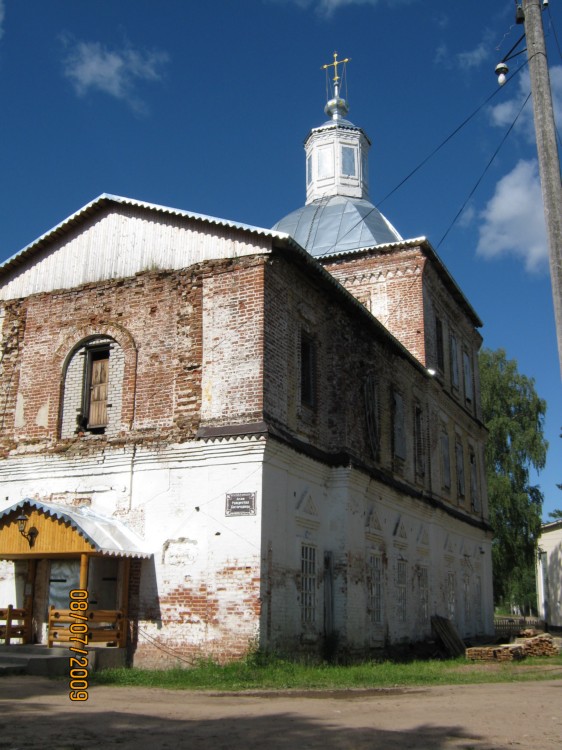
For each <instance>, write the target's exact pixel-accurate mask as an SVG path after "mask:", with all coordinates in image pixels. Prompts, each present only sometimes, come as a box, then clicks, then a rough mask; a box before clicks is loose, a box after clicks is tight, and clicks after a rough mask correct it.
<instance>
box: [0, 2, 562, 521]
mask: <svg viewBox="0 0 562 750" xmlns="http://www.w3.org/2000/svg"><path fill="white" fill-rule="evenodd" d="M514 16H515V4H514V0H495V2H493V3H490V1H489V0H472V2H470V3H459V2H451V0H432V2H431V3H428V2H427V0H209V2H207V3H203V2H195V0H194V1H193V2H192V1H191V0H159V1H158V2H154V0H117V1H116V0H97V1H96V2H85V0H49V2H48V3H47V2H45V0H0V98H1V102H2V116H1V118H0V134H1V137H0V174H1V175H2V178H3V179H2V182H1V184H2V201H1V203H0V260H3V259H5V258H7V257H9V256H11V255H13V254H14V253H16V252H17V251H18V250H20V249H21V248H23V247H25V246H26V245H27V244H29V243H30V242H32V241H33V240H34V239H35V238H37V237H38V236H40V235H41V234H43V233H44V232H46V231H47V230H48V229H50V228H51V227H53V226H54V225H56V224H58V223H59V222H60V221H62V220H63V219H64V218H66V217H67V216H68V215H70V214H72V213H74V211H76V210H77V209H79V208H80V207H81V206H83V205H84V204H86V203H88V202H89V201H90V200H92V199H93V198H95V197H96V196H98V195H99V194H100V193H103V192H107V193H114V194H117V195H124V196H128V197H131V198H136V199H139V200H145V201H150V202H153V203H159V204H163V205H168V206H172V207H177V208H182V209H186V210H190V211H196V212H199V213H204V214H209V215H214V216H220V217H223V218H227V219H232V220H236V221H241V222H246V223H249V224H254V225H258V226H264V227H269V226H272V225H273V224H274V223H275V222H276V221H277V220H278V219H279V218H281V217H282V216H284V215H285V214H287V213H289V212H290V211H291V210H293V209H295V208H297V207H298V206H300V205H302V204H303V203H304V199H305V184H304V152H303V149H302V143H303V140H304V138H305V137H306V135H307V133H308V131H309V129H310V128H311V127H314V126H317V125H319V124H321V123H322V122H323V121H324V120H325V116H324V113H323V106H324V103H325V98H326V82H325V74H324V73H323V72H322V70H321V66H322V65H323V64H324V63H328V62H330V61H331V60H332V54H333V52H334V50H337V51H338V52H339V53H340V57H344V56H347V57H350V58H351V63H350V64H349V65H348V69H347V84H348V88H347V99H348V102H349V105H350V113H349V119H350V120H351V121H352V122H354V123H355V124H356V125H360V126H361V127H363V128H364V129H365V131H366V132H367V133H368V135H369V137H370V138H371V140H372V142H373V146H372V149H371V156H370V173H371V179H370V184H371V200H372V201H373V202H374V203H375V204H377V205H378V206H379V208H380V209H381V210H382V212H383V213H384V214H385V215H386V216H387V218H388V219H389V220H390V221H391V222H392V224H393V225H394V226H395V227H396V228H397V229H398V231H399V232H400V233H401V234H402V236H403V237H405V238H411V237H419V236H422V235H423V236H426V237H428V239H429V240H430V242H431V243H432V244H433V246H434V247H435V248H436V249H437V251H438V253H439V254H440V256H441V257H442V258H443V260H444V262H445V263H446V265H447V266H448V268H449V269H450V271H451V273H452V274H453V276H454V277H455V279H456V280H457V282H458V283H459V285H460V286H461V288H462V289H463V291H464V292H465V294H466V295H467V297H468V298H469V299H470V301H471V302H472V304H473V306H474V308H475V309H476V311H477V312H478V314H479V315H480V317H481V318H482V320H483V321H484V327H483V329H482V334H483V336H484V345H485V346H488V347H490V348H493V349H495V348H499V347H503V348H504V349H505V350H506V351H507V354H508V357H509V358H513V359H516V360H517V362H518V364H519V370H520V371H521V372H523V373H525V374H526V375H529V376H532V377H534V378H535V381H536V389H537V391H538V393H539V395H540V396H542V397H543V398H545V399H546V400H547V402H548V414H547V420H546V435H547V438H548V440H549V442H550V446H551V447H550V450H549V455H548V465H547V467H546V469H545V470H544V471H543V472H541V474H540V476H539V477H538V482H539V483H540V485H541V488H542V490H543V492H544V494H545V505H544V517H545V518H546V517H547V514H548V512H549V511H550V510H552V509H553V508H555V507H562V492H560V491H559V490H558V489H557V488H556V483H557V482H562V440H561V439H560V438H559V432H560V427H562V392H561V382H560V372H559V368H558V358H557V352H556V336H555V329H554V317H553V308H552V296H551V290H550V280H549V275H548V262H547V250H546V240H545V231H544V219H543V215H542V205H541V198H540V188H539V184H538V177H537V166H536V149H535V146H534V135H533V125H532V110H531V103H530V102H528V103H527V105H526V106H525V108H524V109H523V110H522V112H521V115H520V116H519V118H518V119H517V122H516V125H515V126H514V127H513V129H512V131H511V132H510V134H509V136H508V137H507V139H506V140H505V143H504V144H503V146H502V147H501V149H500V150H499V152H498V154H497V156H496V157H495V158H494V160H493V161H492V163H491V165H490V166H489V168H488V169H487V170H486V165H488V163H489V162H490V160H491V158H492V155H493V154H494V152H495V151H496V149H497V148H498V146H499V145H500V143H501V142H502V140H503V138H504V136H505V134H506V132H507V131H508V129H509V128H510V126H511V125H512V123H513V121H514V120H515V117H516V115H517V113H518V112H519V110H520V108H521V105H522V104H523V102H524V101H525V99H526V97H527V94H528V92H529V82H528V76H527V72H526V67H525V61H526V55H524V54H523V55H519V56H518V57H516V58H514V60H513V61H511V63H510V66H511V73H512V74H514V75H513V77H512V78H510V79H509V80H508V82H507V83H506V85H505V86H504V87H502V88H499V87H498V85H497V81H496V76H495V74H494V68H495V65H496V63H497V62H499V60H501V59H502V57H503V56H504V55H505V54H506V53H507V52H508V51H509V49H510V48H511V47H512V46H513V45H514V44H515V42H516V41H517V40H518V39H519V37H520V36H521V34H522V31H523V30H522V27H521V26H517V25H515V23H514ZM543 22H544V24H545V32H546V34H547V47H548V53H549V60H550V66H551V83H552V89H553V95H554V99H555V105H556V110H557V113H558V123H561V122H562V56H561V52H560V45H561V44H562V7H561V3H560V2H559V0H551V2H550V6H549V9H548V11H546V12H545V13H543ZM521 48H522V47H521ZM344 93H346V92H344ZM492 95H493V96H492ZM489 97H492V98H490V99H489ZM488 99H489V101H488V103H487V104H484V102H486V100H488ZM473 114H474V116H473V117H472V118H471V119H470V121H469V122H468V124H466V125H465V126H464V127H462V128H461V129H460V130H459V132H458V133H457V134H456V135H455V136H454V137H452V138H451V139H450V140H448V141H447V143H446V144H445V145H444V146H443V147H442V148H441V149H440V150H438V151H437V153H436V154H435V155H434V156H432V157H431V158H430V159H429V160H428V161H427V163H425V164H424V165H423V167H421V168H420V169H419V170H418V171H416V172H415V174H414V175H413V176H412V177H411V178H410V179H408V180H407V181H406V182H405V183H404V184H403V185H402V186H401V187H399V189H397V190H395V188H396V187H397V186H398V185H400V183H401V182H402V181H403V180H404V178H405V177H406V176H407V175H408V174H410V172H412V170H414V169H415V168H416V167H417V166H418V165H419V164H420V163H421V162H423V161H424V160H425V159H426V157H428V155H429V154H431V153H432V152H433V151H434V149H436V148H437V147H438V146H439V145H440V144H442V143H443V142H444V141H445V139H447V137H448V136H450V135H451V134H452V133H453V132H454V131H455V129H456V128H458V126H460V125H461V123H463V122H464V121H465V119H466V118H468V117H469V116H470V115H473ZM559 132H560V126H559ZM477 184H478V187H477V189H476V190H475V191H474V193H473V195H472V197H471V198H470V199H469V196H470V194H471V193H472V191H473V190H474V188H475V186H476V185H477ZM391 191H394V192H393V193H392V195H391V196H390V197H388V198H386V199H385V196H387V195H388V194H389V193H391ZM383 199H384V200H383ZM467 199H469V200H467ZM465 202H466V208H465V210H464V211H463V213H462V214H461V216H460V218H459V219H458V220H457V221H456V222H455V223H454V224H453V225H452V223H453V220H454V219H455V216H456V215H457V213H458V212H459V210H460V209H461V207H462V206H463V205H464V204H465ZM451 225H452V226H451ZM444 235H446V236H445V238H444V239H443V237H444Z"/></svg>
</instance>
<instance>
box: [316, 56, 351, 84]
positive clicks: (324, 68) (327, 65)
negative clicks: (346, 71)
mask: <svg viewBox="0 0 562 750" xmlns="http://www.w3.org/2000/svg"><path fill="white" fill-rule="evenodd" d="M350 60H351V57H346V58H345V60H338V53H337V52H334V62H333V63H326V65H323V66H322V70H328V68H332V67H333V68H334V83H335V84H336V86H337V84H338V81H339V80H340V77H339V75H338V65H344V64H345V63H348V62H350Z"/></svg>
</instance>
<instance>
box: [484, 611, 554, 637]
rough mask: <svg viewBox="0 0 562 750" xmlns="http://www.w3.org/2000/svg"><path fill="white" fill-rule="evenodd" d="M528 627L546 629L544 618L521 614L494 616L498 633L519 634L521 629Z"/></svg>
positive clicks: (505, 634)
mask: <svg viewBox="0 0 562 750" xmlns="http://www.w3.org/2000/svg"><path fill="white" fill-rule="evenodd" d="M527 628H532V629H534V630H544V620H541V619H540V618H539V617H520V616H519V615H513V616H511V617H510V616H509V615H508V616H505V617H504V616H502V617H494V629H495V631H496V635H502V636H512V635H517V634H518V633H519V632H520V631H521V630H526V629H527Z"/></svg>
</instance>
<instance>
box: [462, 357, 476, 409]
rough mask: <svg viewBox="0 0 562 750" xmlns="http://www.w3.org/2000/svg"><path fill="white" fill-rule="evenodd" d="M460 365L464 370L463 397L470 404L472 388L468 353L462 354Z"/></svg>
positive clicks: (470, 364)
mask: <svg viewBox="0 0 562 750" xmlns="http://www.w3.org/2000/svg"><path fill="white" fill-rule="evenodd" d="M462 363H463V370H464V397H465V399H466V400H467V401H468V402H469V403H470V402H472V398H473V393H474V388H473V386H472V363H471V361H470V357H469V356H468V352H463V353H462Z"/></svg>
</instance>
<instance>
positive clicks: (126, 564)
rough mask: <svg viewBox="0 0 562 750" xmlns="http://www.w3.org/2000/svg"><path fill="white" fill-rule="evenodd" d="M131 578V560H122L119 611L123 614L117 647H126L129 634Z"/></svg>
mask: <svg viewBox="0 0 562 750" xmlns="http://www.w3.org/2000/svg"><path fill="white" fill-rule="evenodd" d="M130 577H131V558H130V557H125V558H123V573H122V584H121V607H120V608H121V611H122V612H123V623H122V625H121V638H120V639H119V647H120V648H125V646H126V645H127V634H128V632H129V579H130Z"/></svg>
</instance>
